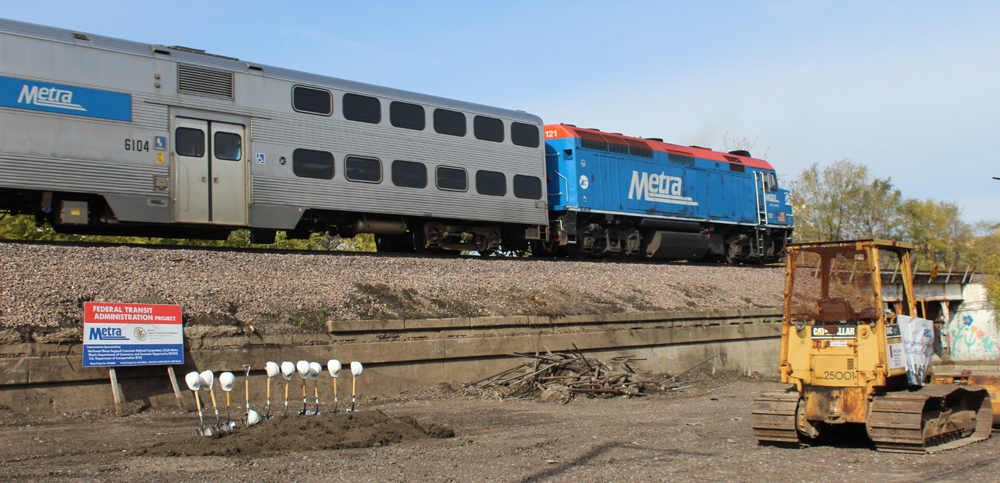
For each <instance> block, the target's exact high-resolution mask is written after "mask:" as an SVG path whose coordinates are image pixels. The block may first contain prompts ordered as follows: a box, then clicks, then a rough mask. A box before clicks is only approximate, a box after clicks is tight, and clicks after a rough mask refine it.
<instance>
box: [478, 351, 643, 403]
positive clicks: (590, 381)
mask: <svg viewBox="0 0 1000 483" xmlns="http://www.w3.org/2000/svg"><path fill="white" fill-rule="evenodd" d="M511 355H514V356H520V357H525V358H527V359H528V362H525V363H524V364H521V365H520V366H517V367H514V368H512V369H509V370H507V371H504V372H501V373H500V374H497V375H495V376H492V377H489V378H486V379H483V380H482V381H479V382H477V383H475V385H476V386H478V387H481V388H493V389H499V390H501V392H502V394H503V397H506V398H531V397H535V396H536V395H537V396H539V398H540V399H542V400H544V401H561V402H564V403H566V402H569V401H570V400H571V399H572V398H573V397H574V396H576V395H584V396H587V397H614V396H639V395H642V393H643V392H644V391H645V390H646V385H647V382H646V381H644V380H643V379H642V378H640V377H639V375H638V374H636V372H635V370H634V369H633V368H632V366H631V365H629V362H631V361H633V360H640V359H633V358H631V356H621V357H615V358H613V359H611V360H610V361H607V362H604V361H601V360H598V359H593V358H589V357H585V356H584V355H583V354H582V353H580V352H546V353H545V354H539V353H535V354H522V353H514V354H511Z"/></svg>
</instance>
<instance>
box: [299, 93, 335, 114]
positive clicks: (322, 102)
mask: <svg viewBox="0 0 1000 483" xmlns="http://www.w3.org/2000/svg"><path fill="white" fill-rule="evenodd" d="M292 108H293V109H295V110H296V111H299V112H308V113H311V114H320V115H323V116H329V115H330V114H332V113H333V95H332V94H330V91H324V90H321V89H310V88H308V87H303V86H295V87H293V88H292Z"/></svg>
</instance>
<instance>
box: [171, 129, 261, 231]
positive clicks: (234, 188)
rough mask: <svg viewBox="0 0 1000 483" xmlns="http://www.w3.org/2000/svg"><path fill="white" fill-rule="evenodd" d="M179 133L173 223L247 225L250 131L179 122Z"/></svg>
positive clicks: (176, 136) (175, 145)
mask: <svg viewBox="0 0 1000 483" xmlns="http://www.w3.org/2000/svg"><path fill="white" fill-rule="evenodd" d="M173 129H174V131H173V153H172V154H173V166H172V172H173V173H172V177H173V179H174V183H173V185H174V186H173V187H172V189H173V191H174V196H173V208H172V209H173V221H175V222H180V223H215V224H220V225H246V223H247V199H246V198H247V188H246V186H247V181H246V177H247V163H246V153H245V151H246V149H244V146H245V145H246V142H245V131H246V130H245V128H244V126H242V125H238V124H230V123H224V122H217V121H205V120H201V119H188V118H181V117H175V118H174V122H173Z"/></svg>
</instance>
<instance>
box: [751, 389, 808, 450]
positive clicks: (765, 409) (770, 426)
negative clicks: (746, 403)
mask: <svg viewBox="0 0 1000 483" xmlns="http://www.w3.org/2000/svg"><path fill="white" fill-rule="evenodd" d="M798 406H799V393H798V391H796V390H795V389H794V388H791V389H789V390H787V391H784V392H765V393H761V394H759V395H758V396H757V397H756V398H755V399H754V401H753V409H752V411H751V424H752V425H753V435H754V437H755V438H757V442H758V443H761V444H771V445H779V446H791V447H800V446H801V443H800V442H799V434H798V431H797V430H796V429H795V413H796V410H797V409H798Z"/></svg>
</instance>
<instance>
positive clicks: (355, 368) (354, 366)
mask: <svg viewBox="0 0 1000 483" xmlns="http://www.w3.org/2000/svg"><path fill="white" fill-rule="evenodd" d="M363 370H365V366H362V365H361V363H360V362H358V361H354V362H352V363H351V374H354V377H358V376H360V375H361V371H363Z"/></svg>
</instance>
